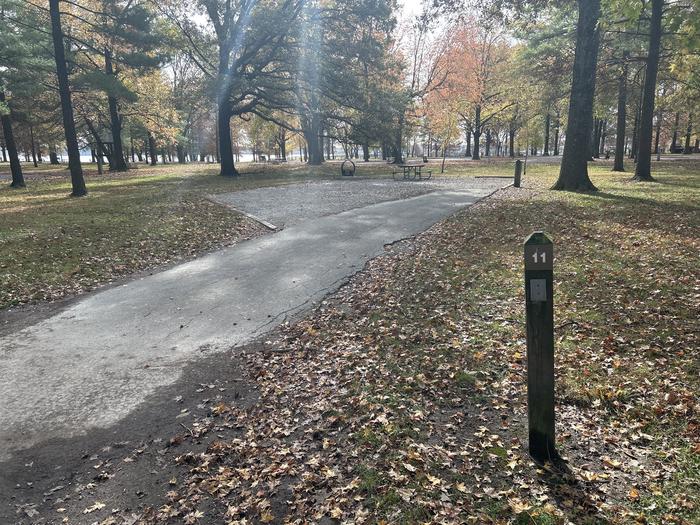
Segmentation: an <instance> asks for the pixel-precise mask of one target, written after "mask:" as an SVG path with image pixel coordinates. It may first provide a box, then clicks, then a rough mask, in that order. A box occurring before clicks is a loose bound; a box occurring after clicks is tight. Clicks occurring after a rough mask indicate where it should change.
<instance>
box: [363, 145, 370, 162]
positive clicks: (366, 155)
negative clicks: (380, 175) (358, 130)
mask: <svg viewBox="0 0 700 525" xmlns="http://www.w3.org/2000/svg"><path fill="white" fill-rule="evenodd" d="M362 160H363V161H365V162H369V142H367V140H363V141H362Z"/></svg>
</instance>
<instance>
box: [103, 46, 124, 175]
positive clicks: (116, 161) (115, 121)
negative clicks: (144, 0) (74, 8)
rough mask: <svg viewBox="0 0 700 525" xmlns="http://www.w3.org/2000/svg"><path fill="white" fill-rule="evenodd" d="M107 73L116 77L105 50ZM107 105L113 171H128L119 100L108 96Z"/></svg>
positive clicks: (108, 53)
mask: <svg viewBox="0 0 700 525" xmlns="http://www.w3.org/2000/svg"><path fill="white" fill-rule="evenodd" d="M104 57H105V73H106V74H107V75H109V76H114V68H113V67H112V53H111V52H110V51H109V50H108V49H105V52H104ZM107 105H108V106H109V121H110V126H111V128H112V157H113V164H112V166H111V169H114V170H115V171H127V170H128V169H129V166H127V164H126V162H125V161H124V146H123V144H122V118H121V115H119V106H118V103H117V99H116V97H115V96H114V95H112V94H109V93H108V94H107Z"/></svg>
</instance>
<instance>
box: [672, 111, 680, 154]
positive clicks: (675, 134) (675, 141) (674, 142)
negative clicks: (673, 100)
mask: <svg viewBox="0 0 700 525" xmlns="http://www.w3.org/2000/svg"><path fill="white" fill-rule="evenodd" d="M680 120H681V114H680V112H678V111H676V123H675V124H674V125H673V139H671V153H675V152H676V147H677V146H678V127H679V126H680Z"/></svg>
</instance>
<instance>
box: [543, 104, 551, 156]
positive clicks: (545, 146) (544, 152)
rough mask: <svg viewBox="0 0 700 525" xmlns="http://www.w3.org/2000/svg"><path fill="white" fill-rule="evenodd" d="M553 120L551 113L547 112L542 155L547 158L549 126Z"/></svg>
mask: <svg viewBox="0 0 700 525" xmlns="http://www.w3.org/2000/svg"><path fill="white" fill-rule="evenodd" d="M551 118H552V117H551V116H550V115H549V112H547V116H546V117H545V119H544V151H543V152H542V155H543V156H545V157H549V126H550V122H551Z"/></svg>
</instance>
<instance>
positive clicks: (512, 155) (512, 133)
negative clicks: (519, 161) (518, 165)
mask: <svg viewBox="0 0 700 525" xmlns="http://www.w3.org/2000/svg"><path fill="white" fill-rule="evenodd" d="M514 142H515V130H514V129H510V130H509V131H508V143H509V144H508V154H509V155H510V158H511V159H513V158H515V149H514Z"/></svg>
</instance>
